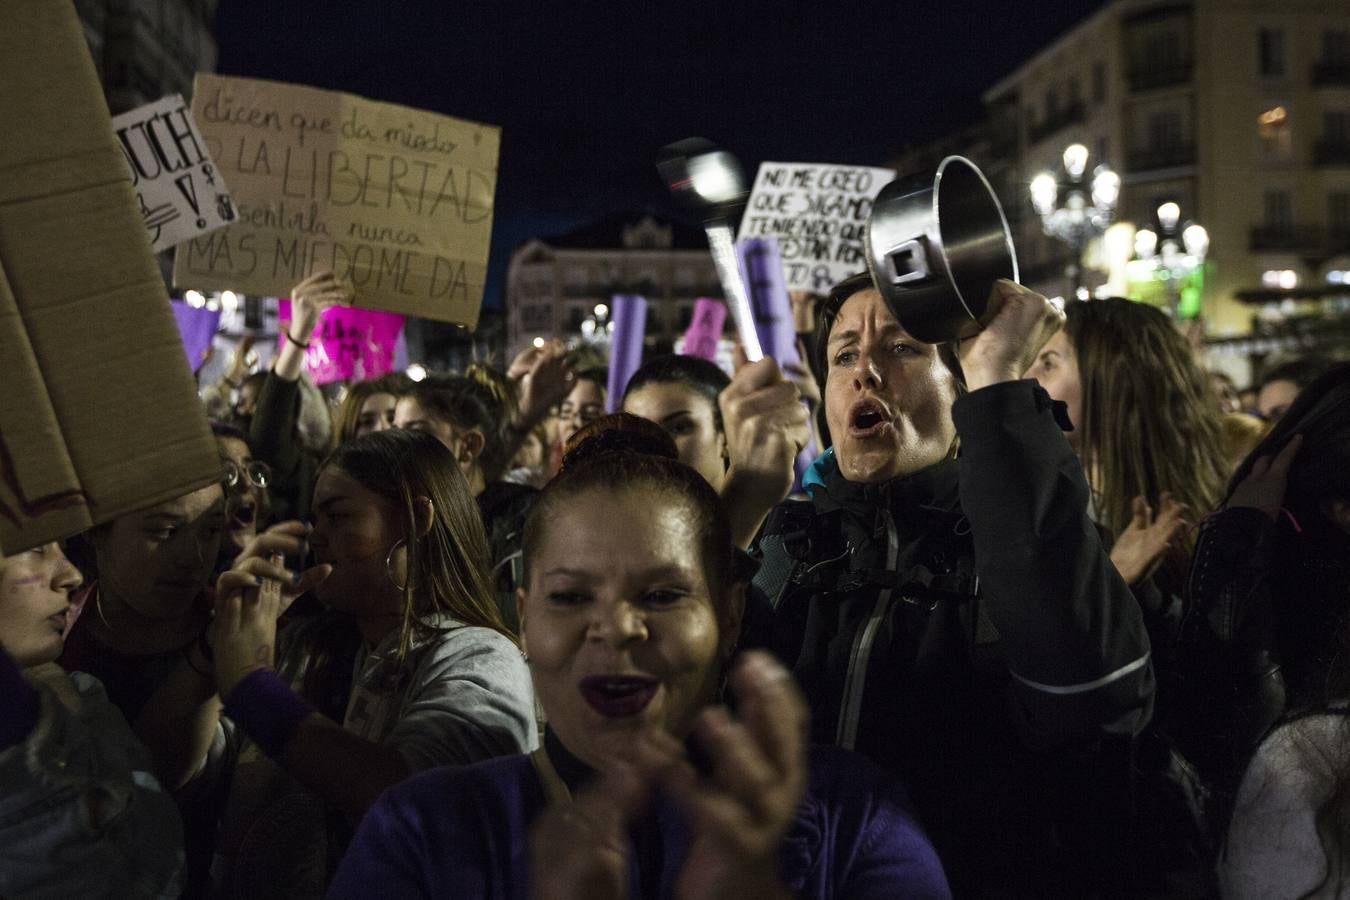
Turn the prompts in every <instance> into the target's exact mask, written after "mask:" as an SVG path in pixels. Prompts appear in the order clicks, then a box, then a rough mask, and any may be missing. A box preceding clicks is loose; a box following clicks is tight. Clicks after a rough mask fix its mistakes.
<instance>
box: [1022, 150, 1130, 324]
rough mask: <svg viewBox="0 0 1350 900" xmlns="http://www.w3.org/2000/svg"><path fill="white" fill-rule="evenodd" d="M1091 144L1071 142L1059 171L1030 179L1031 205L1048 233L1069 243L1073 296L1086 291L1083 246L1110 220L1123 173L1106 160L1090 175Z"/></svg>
mask: <svg viewBox="0 0 1350 900" xmlns="http://www.w3.org/2000/svg"><path fill="white" fill-rule="evenodd" d="M1088 156H1089V154H1088V148H1087V147H1085V146H1083V145H1082V144H1070V145H1069V146H1068V147H1065V148H1064V154H1063V157H1062V163H1063V165H1062V166H1061V167H1060V171H1059V173H1058V174H1056V173H1054V172H1049V171H1046V172H1041V173H1040V174H1039V175H1037V176H1036V177H1035V178H1033V179H1031V205H1032V206H1033V207H1034V208H1035V210H1036V214H1037V215H1038V216H1040V217H1041V227H1042V229H1044V231H1045V233H1046V234H1048V235H1050V236H1051V237H1053V238H1056V239H1057V240H1061V241H1063V242H1064V243H1066V244H1068V245H1069V248H1070V249H1071V250H1072V251H1073V261H1072V262H1071V263H1070V264H1069V267H1068V272H1067V274H1068V276H1069V279H1070V280H1071V281H1072V283H1073V296H1075V297H1078V298H1080V299H1081V298H1082V294H1083V288H1082V284H1083V250H1084V248H1086V247H1087V244H1088V241H1090V240H1092V238H1093V237H1095V236H1096V235H1099V234H1101V233H1102V232H1103V231H1105V230H1106V227H1107V226H1108V225H1110V224H1111V215H1112V213H1114V212H1115V209H1116V201H1117V200H1119V199H1120V176H1119V175H1117V174H1116V173H1115V171H1114V170H1112V169H1111V167H1110V166H1108V165H1106V164H1105V163H1103V164H1102V165H1099V166H1097V168H1095V169H1093V170H1092V177H1091V178H1090V179H1089V178H1088Z"/></svg>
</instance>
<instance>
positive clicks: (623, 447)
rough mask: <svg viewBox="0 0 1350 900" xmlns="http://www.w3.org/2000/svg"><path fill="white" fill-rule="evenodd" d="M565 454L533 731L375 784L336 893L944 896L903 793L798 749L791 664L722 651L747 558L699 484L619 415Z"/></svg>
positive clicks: (538, 603)
mask: <svg viewBox="0 0 1350 900" xmlns="http://www.w3.org/2000/svg"><path fill="white" fill-rule="evenodd" d="M571 448H572V449H571V451H570V452H569V453H568V454H567V456H566V458H565V462H564V466H563V469H562V471H561V473H560V474H559V475H558V476H557V477H556V478H555V479H554V480H553V481H552V482H550V483H549V485H548V487H546V488H545V489H544V491H543V493H542V495H541V496H540V498H539V501H538V503H537V504H536V505H535V507H534V509H533V510H532V511H531V513H530V518H529V522H528V524H527V526H526V538H525V559H526V581H525V584H524V585H523V586H522V588H521V590H520V595H519V603H520V619H521V623H522V629H523V631H522V639H521V641H522V646H523V647H524V649H525V650H526V651H527V653H528V654H529V665H530V669H531V673H532V675H533V678H534V682H535V685H536V689H537V690H538V694H539V700H540V703H541V704H542V706H543V709H544V713H545V715H546V717H547V720H548V723H549V725H548V729H547V730H546V733H545V739H544V745H543V746H542V747H541V748H540V749H539V750H537V751H535V752H534V753H532V754H529V755H522V756H514V757H507V758H504V759H501V760H497V761H493V762H489V763H485V764H480V765H475V766H470V767H467V768H461V769H446V768H443V769H437V770H435V771H432V772H428V773H425V774H423V775H421V776H419V777H417V778H414V779H412V780H410V781H408V782H406V783H404V784H403V785H399V786H398V787H395V788H394V789H392V790H390V791H389V792H387V793H386V794H385V795H384V797H382V798H381V800H380V801H379V803H378V804H377V805H376V806H375V807H374V808H373V809H372V810H371V811H370V813H369V814H368V815H367V816H366V818H365V820H364V821H363V822H362V825H361V829H360V831H359V832H358V834H357V837H356V839H355V841H354V843H353V845H352V848H351V850H350V851H349V853H348V854H347V857H346V858H345V859H344V861H343V864H342V868H341V869H340V871H339V872H338V876H337V878H336V880H335V882H334V885H333V888H332V891H331V893H330V896H332V897H362V896H367V895H368V894H369V893H370V892H372V891H375V890H378V891H379V892H380V893H381V894H383V895H385V896H391V897H445V898H452V897H453V898H489V897H490V898H525V897H548V898H559V900H561V898H577V900H581V898H586V900H606V898H621V897H629V896H653V897H654V896H662V897H681V898H690V900H693V898H700V900H715V898H728V900H730V898H748V897H763V898H778V897H782V898H786V897H789V896H791V897H849V898H870V897H887V898H890V897H897V896H905V897H946V896H949V892H948V890H947V885H946V879H945V878H944V876H943V873H942V868H941V865H940V864H939V862H938V861H937V858H936V856H935V855H934V854H933V851H932V848H931V846H930V845H929V844H928V842H927V839H926V838H925V837H924V836H923V833H922V832H921V831H920V830H919V828H918V826H917V825H916V824H915V822H914V820H913V818H912V817H911V815H910V814H909V812H908V810H907V806H906V803H905V800H904V797H903V795H902V793H901V792H900V791H899V789H898V788H897V787H896V786H895V785H894V784H893V783H892V782H890V781H889V780H888V779H887V778H886V776H884V775H883V774H882V773H881V772H880V771H879V770H878V769H876V768H875V767H874V766H872V765H870V764H868V763H867V762H865V761H864V760H862V759H859V758H856V757H852V756H851V755H849V754H847V753H843V752H840V751H835V750H830V749H819V750H817V749H815V748H812V749H808V748H807V746H806V744H805V725H806V709H805V707H804V705H803V701H802V698H801V695H800V694H799V693H798V691H797V689H796V688H795V686H794V685H793V683H792V680H791V679H790V678H789V676H788V674H787V672H786V671H785V670H784V669H783V668H782V667H781V666H779V665H778V664H777V663H776V662H774V661H773V660H772V658H771V657H769V656H767V655H765V654H762V653H749V654H746V655H745V656H744V657H743V658H741V659H734V658H733V653H734V648H735V646H736V642H737V634H738V631H739V627H740V618H741V609H742V607H743V603H744V593H745V587H746V581H745V579H746V575H747V572H746V571H745V570H744V569H743V568H741V566H740V565H739V564H738V563H737V556H736V554H735V552H734V549H733V546H732V543H731V536H730V529H729V527H728V524H727V520H726V517H725V514H724V513H723V512H722V510H721V507H720V503H719V501H718V499H717V495H716V493H715V492H714V491H713V490H712V488H711V487H710V486H709V485H708V483H707V482H706V480H704V478H703V477H702V476H701V475H699V474H698V473H697V472H695V471H694V470H692V469H690V468H688V467H687V466H684V465H682V464H681V463H679V462H678V461H676V459H675V456H676V454H675V452H674V448H673V446H671V443H670V440H669V438H667V437H666V435H665V434H664V433H663V432H662V431H661V430H660V429H659V428H657V427H656V426H654V425H651V424H650V423H646V422H643V421H642V420H637V419H634V418H633V417H619V416H615V417H606V418H602V419H600V420H597V421H596V422H594V423H592V424H591V425H590V426H589V427H588V428H587V429H583V430H582V431H581V432H580V433H578V435H576V436H575V437H574V439H573V442H572V444H571ZM724 683H725V685H726V687H727V688H728V691H729V693H731V694H734V696H735V698H736V700H737V706H736V712H735V713H734V714H733V713H731V712H730V711H729V710H728V709H727V708H726V707H725V706H723V705H722V702H721V693H722V687H723V685H724Z"/></svg>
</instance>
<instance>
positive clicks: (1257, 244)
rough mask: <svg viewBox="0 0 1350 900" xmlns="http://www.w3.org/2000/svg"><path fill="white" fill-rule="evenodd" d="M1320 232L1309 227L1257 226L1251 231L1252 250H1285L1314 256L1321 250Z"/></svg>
mask: <svg viewBox="0 0 1350 900" xmlns="http://www.w3.org/2000/svg"><path fill="white" fill-rule="evenodd" d="M1321 237H1322V235H1321V230H1320V229H1318V228H1313V227H1309V226H1306V225H1304V226H1298V227H1295V226H1293V225H1279V226H1272V225H1258V226H1256V227H1255V228H1253V229H1252V233H1251V247H1250V249H1252V250H1286V251H1290V252H1297V253H1309V254H1316V253H1318V252H1320V251H1321V250H1322V247H1321V243H1322V241H1321Z"/></svg>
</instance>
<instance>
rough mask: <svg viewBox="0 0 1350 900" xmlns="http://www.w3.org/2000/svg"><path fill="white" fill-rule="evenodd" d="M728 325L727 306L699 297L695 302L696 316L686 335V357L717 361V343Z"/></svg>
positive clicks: (719, 301)
mask: <svg viewBox="0 0 1350 900" xmlns="http://www.w3.org/2000/svg"><path fill="white" fill-rule="evenodd" d="M726 323H727V306H726V304H725V303H723V302H722V301H721V300H713V299H712V298H710V297H699V298H698V299H697V300H695V301H694V316H693V318H692V319H690V320H689V329H688V330H687V331H685V333H684V355H685V356H700V357H702V358H703V359H706V360H709V361H710V362H716V361H717V343H718V341H720V340H721V339H722V329H723V327H725V326H726Z"/></svg>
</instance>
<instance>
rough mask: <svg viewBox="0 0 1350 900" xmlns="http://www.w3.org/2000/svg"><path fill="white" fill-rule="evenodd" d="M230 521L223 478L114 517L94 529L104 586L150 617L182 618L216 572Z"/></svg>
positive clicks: (142, 614) (99, 575)
mask: <svg viewBox="0 0 1350 900" xmlns="http://www.w3.org/2000/svg"><path fill="white" fill-rule="evenodd" d="M227 524H228V523H227V521H226V517H225V493H224V489H223V488H222V487H221V486H220V485H219V484H213V485H210V486H209V487H204V488H202V489H201V490H197V491H193V492H192V493H190V494H184V495H183V496H182V497H178V498H176V499H173V500H169V501H166V502H164V503H160V504H158V505H156V506H151V507H148V508H146V509H142V510H137V511H136V512H133V513H128V514H127V515H125V516H121V517H119V518H117V519H114V520H113V521H112V522H110V523H108V524H107V525H106V526H104V527H102V528H99V529H96V530H95V531H94V532H93V543H94V549H95V552H96V554H97V556H98V581H99V587H100V589H101V590H102V591H104V592H105V593H108V594H111V595H112V596H115V597H117V598H118V599H119V600H121V601H122V602H123V603H125V604H126V605H127V606H129V607H131V608H132V609H133V610H134V611H135V612H137V613H138V614H140V615H141V616H142V617H144V618H146V619H150V620H152V621H158V622H174V621H177V620H179V619H181V618H182V617H183V616H184V615H185V614H187V613H188V612H189V610H190V609H191V608H192V604H193V601H194V600H195V599H196V598H197V595H198V594H200V593H201V591H202V589H203V588H204V587H206V585H207V583H208V581H209V579H210V577H211V569H212V567H213V566H214V565H215V563H216V559H217V557H218V556H219V554H220V542H221V540H222V539H223V538H224V534H225V528H226V525H227Z"/></svg>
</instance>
